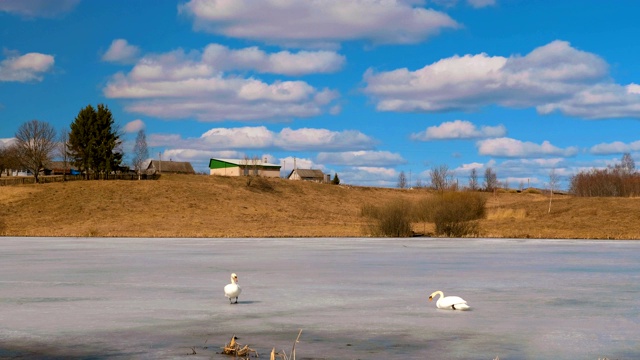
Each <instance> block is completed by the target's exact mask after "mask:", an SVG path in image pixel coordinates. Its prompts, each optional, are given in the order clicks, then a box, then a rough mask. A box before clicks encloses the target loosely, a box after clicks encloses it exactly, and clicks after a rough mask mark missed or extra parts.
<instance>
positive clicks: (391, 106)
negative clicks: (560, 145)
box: [364, 41, 640, 119]
mask: <svg viewBox="0 0 640 360" xmlns="http://www.w3.org/2000/svg"><path fill="white" fill-rule="evenodd" d="M364 81H365V83H366V86H365V88H364V91H365V93H367V94H369V95H370V96H371V97H372V98H373V99H374V100H375V101H376V107H377V108H378V110H381V111H399V112H413V111H423V112H441V111H454V110H466V111H469V110H477V109H478V108H481V107H483V106H487V105H491V104H498V105H501V106H505V107H512V108H525V107H536V109H537V110H538V112H540V113H542V114H548V113H550V112H553V111H561V112H563V113H564V114H567V115H570V116H579V117H584V118H590V119H602V118H612V117H636V118H638V117H640V94H639V93H638V92H639V89H640V88H639V87H638V86H637V85H636V84H630V85H628V86H622V85H618V84H613V83H612V81H611V79H610V76H609V71H608V64H607V63H606V62H605V61H604V60H603V59H602V58H600V57H599V56H597V55H595V54H592V53H588V52H585V51H581V50H577V49H575V48H573V47H571V45H570V44H569V43H568V42H565V41H553V42H551V43H549V44H547V45H544V46H542V47H539V48H536V49H534V50H533V51H531V52H530V53H529V54H527V55H526V56H518V55H514V56H511V57H509V58H505V57H502V56H488V55H487V54H478V55H465V56H454V57H450V58H446V59H442V60H440V61H437V62H435V63H433V64H431V65H427V66H425V67H423V68H422V69H418V70H416V71H410V70H408V69H406V68H404V69H397V70H393V71H388V72H379V73H378V72H375V71H374V70H372V69H369V70H368V71H367V72H366V73H365V74H364Z"/></svg>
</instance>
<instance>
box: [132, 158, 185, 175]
mask: <svg viewBox="0 0 640 360" xmlns="http://www.w3.org/2000/svg"><path fill="white" fill-rule="evenodd" d="M145 171H146V173H147V174H150V175H151V174H195V173H196V172H195V170H193V166H191V163H190V162H187V161H172V160H169V161H162V160H151V161H150V162H149V165H148V166H147V168H146V169H145Z"/></svg>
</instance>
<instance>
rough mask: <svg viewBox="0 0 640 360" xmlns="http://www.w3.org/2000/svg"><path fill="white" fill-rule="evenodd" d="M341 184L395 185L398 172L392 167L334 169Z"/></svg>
mask: <svg viewBox="0 0 640 360" xmlns="http://www.w3.org/2000/svg"><path fill="white" fill-rule="evenodd" d="M336 172H337V173H338V177H339V178H340V183H341V184H358V185H366V186H382V187H395V186H396V184H397V183H398V174H399V173H398V172H397V171H396V170H395V169H392V168H385V167H369V166H359V167H352V168H345V169H342V170H340V171H336Z"/></svg>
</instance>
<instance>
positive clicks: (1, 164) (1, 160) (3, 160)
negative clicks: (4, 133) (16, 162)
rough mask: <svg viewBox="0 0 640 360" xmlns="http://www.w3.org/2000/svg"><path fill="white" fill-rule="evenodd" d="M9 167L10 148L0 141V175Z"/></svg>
mask: <svg viewBox="0 0 640 360" xmlns="http://www.w3.org/2000/svg"><path fill="white" fill-rule="evenodd" d="M8 168H9V149H7V146H4V145H2V144H1V143H0V177H2V173H4V171H5V170H6V169H8Z"/></svg>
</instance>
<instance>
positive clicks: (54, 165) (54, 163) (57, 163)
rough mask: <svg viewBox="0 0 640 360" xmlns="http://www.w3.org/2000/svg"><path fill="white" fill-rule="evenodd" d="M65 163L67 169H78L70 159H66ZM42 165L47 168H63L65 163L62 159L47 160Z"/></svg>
mask: <svg viewBox="0 0 640 360" xmlns="http://www.w3.org/2000/svg"><path fill="white" fill-rule="evenodd" d="M66 165H67V166H66V168H67V169H73V170H78V168H77V167H76V166H74V165H73V163H72V161H67V164H66ZM44 167H45V168H47V169H49V170H62V169H64V168H65V163H64V161H49V162H48V163H46V164H45V166H44Z"/></svg>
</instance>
